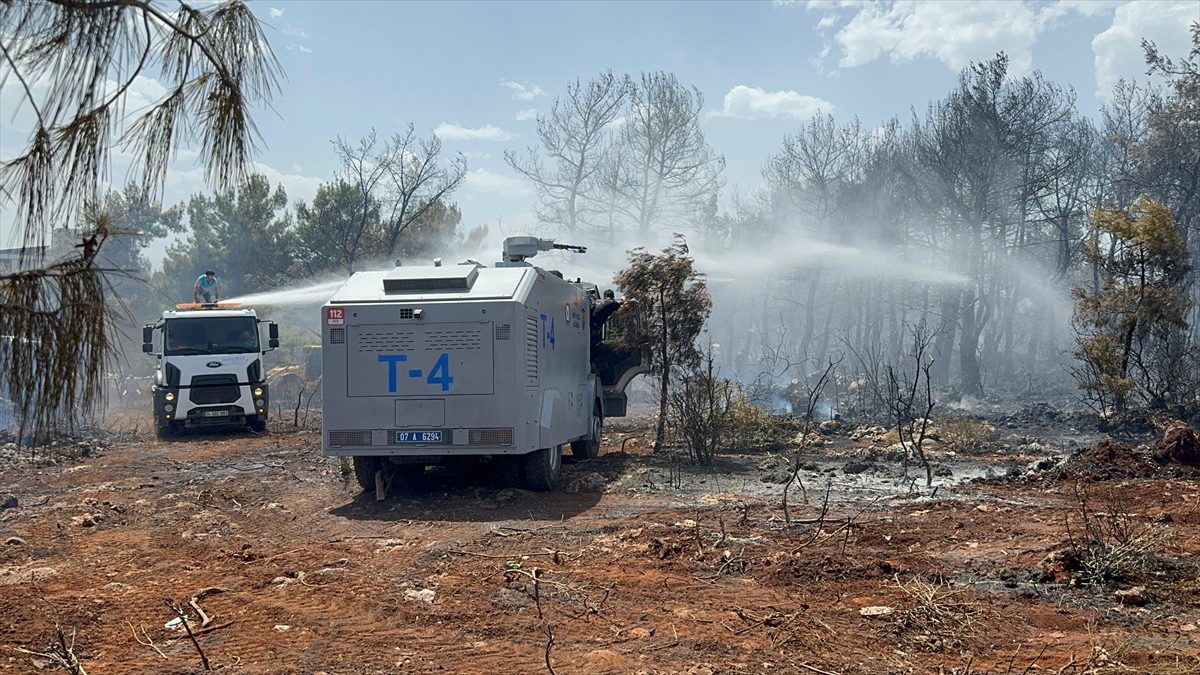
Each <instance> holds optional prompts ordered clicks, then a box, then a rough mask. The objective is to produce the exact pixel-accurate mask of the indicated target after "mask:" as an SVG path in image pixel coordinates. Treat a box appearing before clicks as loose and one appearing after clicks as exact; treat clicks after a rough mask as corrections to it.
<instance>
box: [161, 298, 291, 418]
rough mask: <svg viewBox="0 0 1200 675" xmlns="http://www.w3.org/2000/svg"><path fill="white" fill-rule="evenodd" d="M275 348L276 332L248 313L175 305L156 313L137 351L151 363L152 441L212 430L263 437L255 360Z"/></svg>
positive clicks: (261, 387)
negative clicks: (244, 430)
mask: <svg viewBox="0 0 1200 675" xmlns="http://www.w3.org/2000/svg"><path fill="white" fill-rule="evenodd" d="M264 323H265V324H267V328H268V331H267V334H268V339H267V347H266V348H265V349H264V348H263V344H262V336H261V326H262V324H264ZM278 346H279V327H278V326H277V325H276V324H275V323H274V322H267V321H262V320H261V319H259V318H258V316H257V315H256V314H255V312H254V310H252V309H245V308H241V307H236V306H230V305H180V306H179V308H178V309H176V310H171V311H167V312H163V315H162V317H161V318H160V319H159V320H158V322H157V323H154V324H151V325H147V326H145V327H144V328H143V329H142V351H143V352H145V353H147V354H151V355H153V356H154V357H155V358H157V359H158V369H157V372H156V373H155V382H154V386H153V395H154V421H155V427H156V428H157V430H158V433H159V436H160V437H163V436H169V435H172V434H175V433H177V432H179V431H181V430H183V429H185V428H196V427H215V426H241V425H245V426H247V427H249V428H250V429H252V430H254V431H259V432H261V431H265V430H266V428H267V412H268V410H269V409H270V408H269V405H270V398H269V395H270V392H269V391H268V387H267V382H266V378H265V373H266V370H265V369H264V368H263V363H262V356H263V355H264V354H266V353H267V352H268V351H271V350H272V349H275V348H276V347H278Z"/></svg>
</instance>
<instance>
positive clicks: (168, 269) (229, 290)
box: [156, 175, 296, 302]
mask: <svg viewBox="0 0 1200 675" xmlns="http://www.w3.org/2000/svg"><path fill="white" fill-rule="evenodd" d="M287 204H288V201H287V193H286V192H285V191H284V189H283V186H282V185H278V186H276V187H275V189H274V190H271V185H270V183H269V182H268V181H267V179H266V177H265V176H258V175H255V176H251V177H250V179H249V180H248V181H246V183H245V184H243V185H241V186H240V187H237V188H235V189H232V190H227V191H225V192H222V193H220V194H218V195H216V196H214V197H208V196H205V195H195V196H193V197H192V199H191V201H189V202H188V205H187V215H188V223H187V230H188V231H189V235H188V237H187V239H185V240H183V241H181V242H176V243H175V244H173V245H172V246H171V247H169V248H168V249H167V256H166V259H165V260H164V261H163V269H162V271H161V272H160V273H159V275H158V277H157V284H156V285H158V287H159V289H161V290H162V291H163V292H164V293H165V294H166V295H167V296H168V297H170V298H177V299H178V300H177V302H190V301H191V299H192V287H193V284H195V281H196V277H197V276H198V275H200V274H202V273H203V272H204V271H205V270H206V269H212V270H214V271H215V272H216V273H217V276H218V278H220V279H221V286H222V292H221V296H222V297H232V296H233V295H236V294H240V293H253V292H256V291H260V290H264V289H267V288H273V287H275V286H279V285H281V284H282V283H283V282H284V281H285V280H286V279H287V278H289V269H290V268H291V267H292V261H293V257H294V254H295V242H296V235H295V233H294V232H293V231H292V228H291V214H290V213H288V212H287Z"/></svg>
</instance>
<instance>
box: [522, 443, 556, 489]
mask: <svg viewBox="0 0 1200 675" xmlns="http://www.w3.org/2000/svg"><path fill="white" fill-rule="evenodd" d="M524 462H525V486H526V487H528V488H529V489H530V490H538V491H539V492H548V491H550V490H553V489H554V486H555V485H557V484H558V479H559V477H560V476H562V448H560V447H558V446H555V447H553V448H543V449H541V450H534V451H533V452H531V453H529V454H528V455H525V457H524Z"/></svg>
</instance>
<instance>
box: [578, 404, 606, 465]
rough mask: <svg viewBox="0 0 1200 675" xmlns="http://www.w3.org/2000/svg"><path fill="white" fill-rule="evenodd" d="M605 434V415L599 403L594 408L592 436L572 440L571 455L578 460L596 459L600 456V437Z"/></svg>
mask: <svg viewBox="0 0 1200 675" xmlns="http://www.w3.org/2000/svg"><path fill="white" fill-rule="evenodd" d="M603 434H604V415H603V414H601V412H600V404H599V403H597V404H596V406H595V408H594V409H593V410H592V437H591V438H590V439H588V438H581V439H579V440H577V441H571V456H572V457H574V458H575V459H577V460H583V459H596V458H597V457H599V456H600V438H601V436H602V435H603Z"/></svg>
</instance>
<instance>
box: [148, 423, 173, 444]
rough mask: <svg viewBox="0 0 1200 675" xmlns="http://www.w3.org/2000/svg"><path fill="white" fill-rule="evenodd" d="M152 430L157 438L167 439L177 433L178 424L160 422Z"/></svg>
mask: <svg viewBox="0 0 1200 675" xmlns="http://www.w3.org/2000/svg"><path fill="white" fill-rule="evenodd" d="M154 432H155V435H156V436H157V437H158V440H160V441H169V440H171V439H172V438H175V437H176V436H178V435H179V424H178V423H177V422H160V423H159V424H158V426H157V427H155V429H154Z"/></svg>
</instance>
